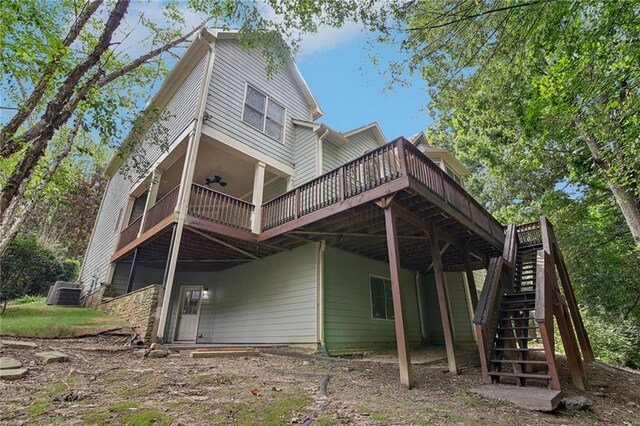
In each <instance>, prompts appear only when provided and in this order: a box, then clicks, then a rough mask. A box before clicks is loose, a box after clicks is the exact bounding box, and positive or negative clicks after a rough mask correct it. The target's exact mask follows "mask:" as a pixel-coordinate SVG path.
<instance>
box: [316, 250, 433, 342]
mask: <svg viewBox="0 0 640 426" xmlns="http://www.w3.org/2000/svg"><path fill="white" fill-rule="evenodd" d="M370 275H378V276H381V277H387V278H388V277H389V265H388V264H387V263H384V262H379V261H376V260H372V259H368V258H365V257H362V256H359V255H356V254H353V253H348V252H345V251H342V250H339V249H336V248H333V247H327V248H326V251H325V258H324V327H325V329H324V335H325V343H326V345H327V348H328V349H329V350H330V351H331V350H332V349H341V348H358V347H361V348H364V347H367V348H369V347H377V346H391V345H394V344H395V341H396V340H395V324H394V321H392V320H382V319H373V318H372V315H371V296H370V289H369V276H370ZM400 281H401V283H400V284H401V286H402V291H403V295H404V296H405V299H404V300H405V313H404V314H405V319H406V323H407V329H408V330H407V335H408V339H409V341H410V342H411V343H412V344H418V343H420V342H421V337H420V321H419V314H418V303H417V299H416V288H415V282H414V273H413V272H412V271H409V270H402V273H401V277H400Z"/></svg>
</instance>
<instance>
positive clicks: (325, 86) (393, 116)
mask: <svg viewBox="0 0 640 426" xmlns="http://www.w3.org/2000/svg"><path fill="white" fill-rule="evenodd" d="M335 35H336V37H328V36H326V35H323V33H322V32H321V33H320V34H318V35H317V36H313V39H312V43H309V42H307V43H305V42H303V44H302V48H303V50H302V52H301V54H300V55H299V56H298V58H297V59H296V63H297V64H298V68H300V71H301V72H302V75H303V76H304V78H305V80H306V81H307V84H308V85H309V87H310V88H311V90H312V91H313V93H314V95H315V96H316V98H317V100H318V102H319V103H320V106H321V107H322V109H323V110H324V112H325V115H324V116H323V117H322V118H321V119H320V121H322V122H324V123H326V124H327V125H329V126H330V127H332V128H334V129H336V130H339V131H347V130H350V129H353V128H355V127H359V126H361V125H364V124H368V123H370V122H373V121H376V122H377V123H378V124H379V125H380V127H381V128H382V131H383V132H384V134H385V136H386V137H387V138H388V139H393V138H395V137H397V136H401V135H402V136H406V137H408V136H411V135H412V134H414V133H416V132H419V131H423V130H424V129H425V128H426V127H427V125H428V124H429V123H430V122H431V120H430V117H429V115H428V111H427V108H426V105H427V104H428V101H429V97H428V94H427V87H426V85H425V83H424V81H423V80H422V79H421V77H420V76H413V77H409V76H408V74H407V76H406V77H407V78H409V79H410V81H411V83H412V84H411V86H410V87H403V86H400V85H395V87H394V88H393V89H392V90H385V87H386V85H387V83H388V77H386V76H384V75H382V74H381V71H383V70H384V66H385V63H384V61H381V63H380V65H379V66H374V65H373V64H372V63H371V60H370V59H369V55H370V53H371V52H370V51H369V50H367V49H366V48H365V45H366V42H367V40H368V39H369V36H367V35H366V34H364V33H361V32H359V31H358V32H354V31H350V30H349V29H348V28H347V29H343V30H339V31H335ZM305 44H307V45H310V46H309V48H308V49H306V51H305ZM375 54H377V55H379V56H381V57H383V58H394V57H397V55H398V53H397V48H396V47H395V46H388V45H377V47H376V48H375Z"/></svg>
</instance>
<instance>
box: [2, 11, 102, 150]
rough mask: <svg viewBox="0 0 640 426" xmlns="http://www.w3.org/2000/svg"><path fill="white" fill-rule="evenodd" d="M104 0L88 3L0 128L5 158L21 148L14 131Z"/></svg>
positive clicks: (36, 102)
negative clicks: (21, 102) (6, 121)
mask: <svg viewBox="0 0 640 426" xmlns="http://www.w3.org/2000/svg"><path fill="white" fill-rule="evenodd" d="M102 2H103V0H94V1H92V2H90V3H87V4H86V5H85V7H84V8H83V10H82V12H81V13H80V15H79V16H78V18H77V19H76V21H75V22H74V23H73V26H72V27H71V29H70V30H69V32H68V33H67V36H66V37H65V39H64V41H63V42H62V48H60V50H59V51H58V52H57V53H56V54H55V55H54V57H53V58H52V59H51V61H50V62H49V63H48V64H47V66H46V67H45V69H44V70H43V72H42V78H41V79H40V81H38V84H36V86H35V87H34V89H33V91H32V92H31V95H30V96H29V98H28V99H27V100H26V101H25V102H24V103H23V104H22V105H21V106H20V107H19V108H18V112H17V113H16V114H15V115H14V116H13V117H12V118H11V120H9V122H8V123H7V125H6V126H4V127H3V128H2V130H0V156H2V157H3V158H6V157H8V156H9V155H11V154H13V153H15V152H17V151H18V150H20V142H19V141H18V140H16V139H14V138H13V135H14V133H15V132H16V131H17V130H18V129H19V128H20V126H21V125H22V124H24V122H25V121H26V120H27V118H29V116H30V115H31V113H32V112H33V111H34V109H35V108H36V107H37V105H38V102H40V100H41V99H42V96H44V93H45V92H46V90H47V87H48V86H49V82H50V81H51V78H52V77H53V75H54V73H55V69H56V66H57V65H58V64H59V63H60V61H61V60H62V58H64V56H65V55H66V53H67V51H68V47H69V46H71V44H73V42H74V41H75V40H76V39H77V38H78V35H79V34H80V32H81V31H82V29H83V28H84V26H85V25H86V23H87V22H88V21H89V18H91V16H92V15H93V14H94V13H95V11H96V10H97V9H98V7H100V5H101V4H102Z"/></svg>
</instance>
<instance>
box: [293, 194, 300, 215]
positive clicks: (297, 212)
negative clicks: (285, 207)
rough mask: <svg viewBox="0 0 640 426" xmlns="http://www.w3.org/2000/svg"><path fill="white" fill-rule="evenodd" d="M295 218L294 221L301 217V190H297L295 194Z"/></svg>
mask: <svg viewBox="0 0 640 426" xmlns="http://www.w3.org/2000/svg"><path fill="white" fill-rule="evenodd" d="M293 217H294V219H298V218H299V217H300V188H296V192H295V193H294V203H293Z"/></svg>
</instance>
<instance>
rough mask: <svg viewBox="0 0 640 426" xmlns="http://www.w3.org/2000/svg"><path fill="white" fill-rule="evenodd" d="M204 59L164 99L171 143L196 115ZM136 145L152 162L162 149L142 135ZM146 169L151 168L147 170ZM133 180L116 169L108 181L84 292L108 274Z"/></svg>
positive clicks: (85, 271) (87, 260)
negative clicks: (119, 225)
mask: <svg viewBox="0 0 640 426" xmlns="http://www.w3.org/2000/svg"><path fill="white" fill-rule="evenodd" d="M206 62H207V61H206V55H205V56H203V57H202V58H200V59H199V61H198V62H197V64H196V65H195V66H194V68H193V69H192V70H191V71H190V73H189V75H188V76H187V77H186V78H185V80H184V81H183V82H182V83H181V84H180V86H179V87H178V88H177V89H176V91H175V92H174V94H173V96H172V97H171V99H170V100H169V101H168V102H167V105H166V107H165V108H166V110H167V111H168V112H169V113H170V118H169V119H168V121H167V122H165V123H163V126H165V127H166V128H167V129H169V133H168V134H167V141H169V143H170V144H171V147H173V146H175V145H176V144H177V143H179V142H180V141H178V140H177V137H178V136H179V135H180V134H181V133H183V132H184V130H185V129H186V128H187V126H189V125H191V124H192V123H193V120H194V119H195V111H196V103H197V101H198V93H199V90H200V88H201V84H202V76H203V74H204V70H205V65H206ZM171 147H170V148H169V149H171ZM136 149H139V150H140V151H139V152H141V153H143V155H144V158H145V159H146V161H147V162H148V163H149V164H153V163H154V162H155V161H157V160H158V159H159V158H160V156H161V155H162V154H163V153H164V150H163V149H162V147H160V146H158V144H157V143H154V142H152V141H150V140H148V139H143V141H142V142H141V143H140V145H139V148H136ZM130 161H131V160H130V159H129V160H127V162H130ZM148 172H151V171H150V170H149V171H148ZM135 180H136V179H135V177H134V178H131V177H127V176H125V175H124V174H123V173H122V172H120V171H119V172H117V173H116V174H115V175H114V176H113V177H112V178H111V179H110V181H109V185H108V187H107V192H106V195H105V197H104V199H103V202H102V206H101V209H100V214H99V215H98V217H97V219H96V223H95V228H94V232H93V235H92V238H91V241H90V242H89V246H88V248H87V255H86V257H85V262H84V264H83V266H82V274H81V277H80V280H81V282H82V283H83V284H85V293H86V292H88V291H91V289H89V288H88V285H93V286H95V285H97V284H99V283H101V282H104V280H105V279H106V277H107V273H108V270H109V264H110V261H111V256H112V255H113V253H114V251H115V247H116V242H117V240H118V237H119V233H118V232H117V231H116V230H115V228H116V222H117V221H118V216H119V214H120V210H121V209H123V208H124V207H125V206H126V205H127V202H128V200H129V193H130V192H131V189H132V187H133V185H134V184H135ZM120 220H123V219H120Z"/></svg>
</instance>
